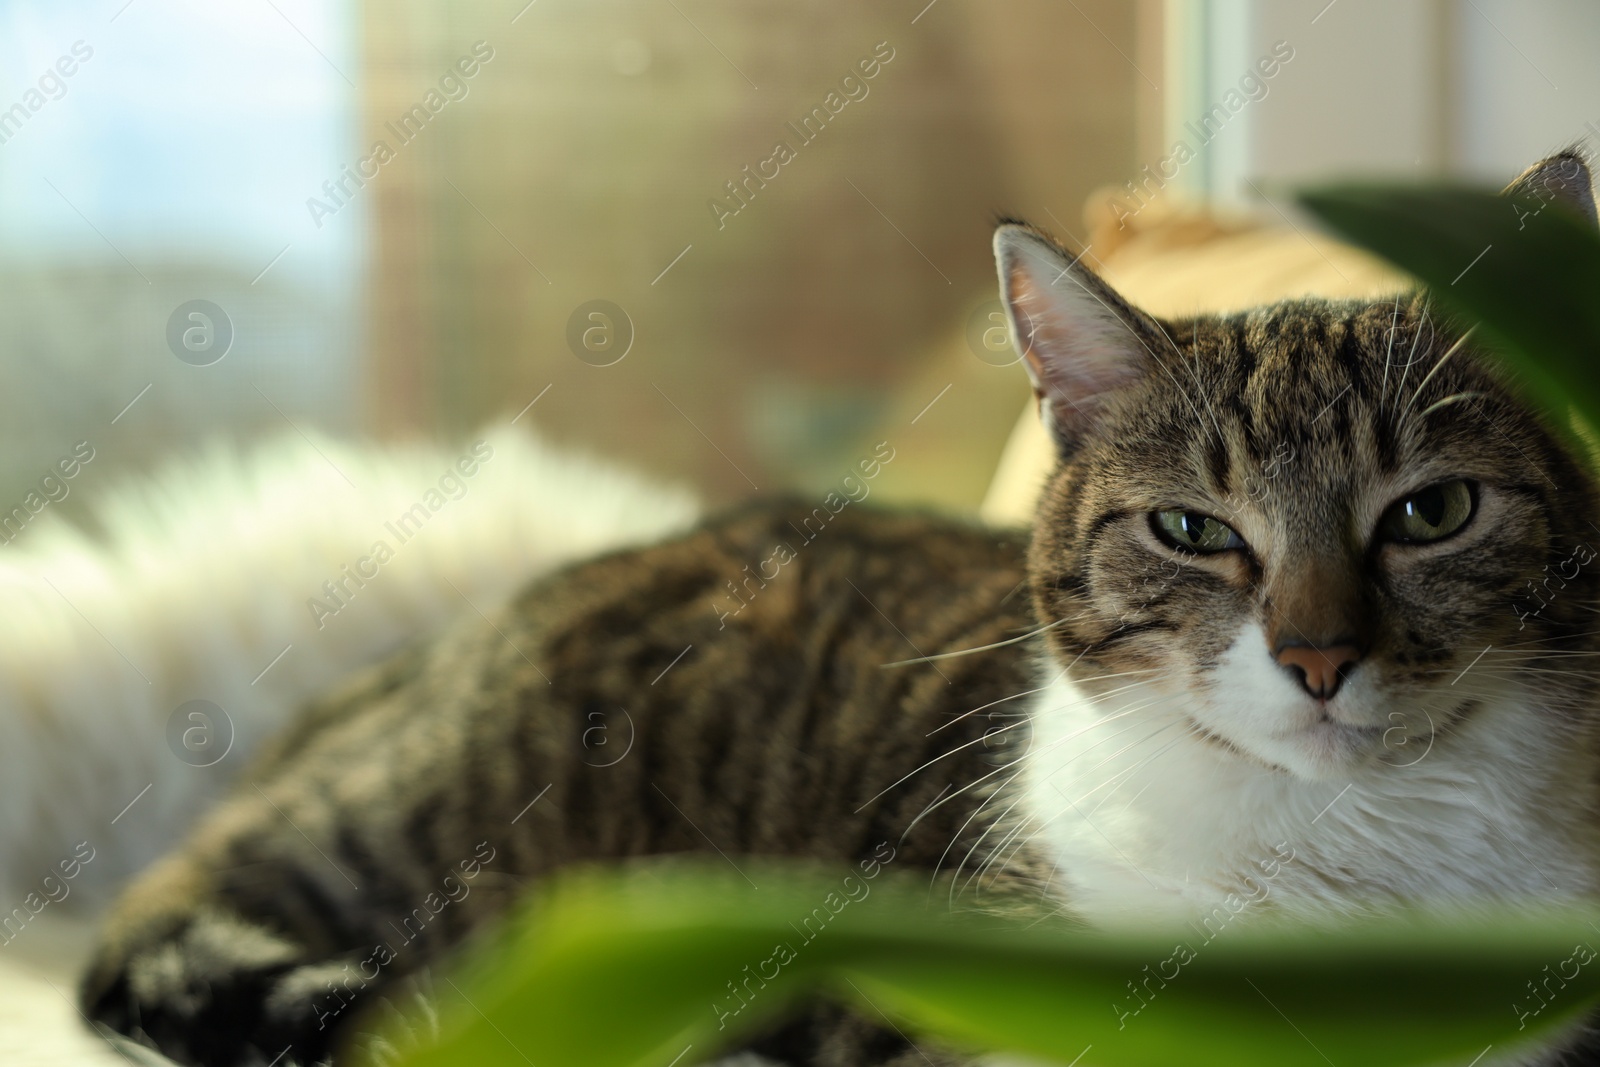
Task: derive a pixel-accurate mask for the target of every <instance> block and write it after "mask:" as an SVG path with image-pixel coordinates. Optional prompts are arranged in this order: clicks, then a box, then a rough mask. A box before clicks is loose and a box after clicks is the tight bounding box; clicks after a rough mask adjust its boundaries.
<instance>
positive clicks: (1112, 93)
mask: <svg viewBox="0 0 1600 1067" xmlns="http://www.w3.org/2000/svg"><path fill="white" fill-rule="evenodd" d="M675 3H676V7H674V5H673V4H663V3H656V2H645V0H590V2H588V3H582V4H580V3H576V2H562V0H540V2H539V3H537V4H535V5H533V6H532V7H530V8H529V9H527V10H526V11H525V13H523V14H522V16H521V17H520V18H519V19H518V20H517V22H516V23H515V24H514V25H513V24H511V23H510V21H509V17H510V14H514V13H515V12H514V5H513V10H512V11H511V12H510V13H508V12H507V10H506V8H505V5H501V4H495V5H493V6H492V7H491V6H490V5H487V4H458V5H445V4H443V3H440V2H437V0H402V2H400V3H389V2H385V3H383V4H381V5H380V4H373V5H371V7H370V10H369V13H368V16H367V19H366V49H367V59H366V66H367V72H366V73H367V82H366V85H367V92H368V98H369V99H368V104H367V114H368V121H367V126H368V128H369V131H371V136H373V137H379V136H382V131H383V125H384V123H386V122H388V121H390V120H392V119H393V118H394V117H395V116H396V115H397V114H399V113H400V112H402V111H403V110H404V109H405V108H407V107H409V106H410V105H411V104H412V103H413V102H415V101H417V100H418V99H419V98H420V97H421V95H422V93H423V92H424V91H425V90H426V89H427V88H428V86H429V84H430V83H432V82H434V81H436V80H437V78H438V77H439V75H440V73H442V72H443V71H444V70H445V68H446V66H447V65H448V64H449V63H450V62H452V61H453V60H454V59H455V58H456V57H457V56H460V55H462V54H464V53H466V52H467V51H468V50H469V48H470V47H471V44H472V42H473V41H476V40H479V39H482V40H485V41H487V42H488V44H489V45H491V46H492V47H493V48H494V49H495V58H494V59H493V60H492V61H490V62H489V63H488V64H487V65H486V66H485V67H484V68H483V70H482V71H481V72H480V73H479V74H478V75H477V76H476V77H475V78H474V79H473V81H472V83H471V93H470V95H469V96H468V97H467V98H466V99H464V100H461V101H459V102H454V103H451V104H449V105H447V106H446V107H445V108H444V109H443V110H442V111H441V112H440V114H439V115H438V116H437V117H436V118H435V119H433V120H432V121H431V122H430V124H429V125H428V126H427V127H426V128H425V130H424V132H423V133H422V135H421V136H420V137H418V138H417V139H416V141H415V142H413V143H412V144H411V145H408V146H406V147H405V148H403V149H400V150H399V151H398V152H397V155H396V158H395V160H394V161H393V162H392V163H390V164H387V165H386V166H385V167H384V168H383V169H382V171H381V174H380V177H379V178H378V179H377V180H376V181H374V182H373V183H372V184H371V185H370V186H369V187H368V189H367V190H366V192H367V193H368V194H370V195H372V196H373V200H372V203H373V205H374V208H375V219H376V230H375V238H374V242H375V243H374V247H373V250H372V255H373V264H374V267H373V270H374V274H373V279H374V280H373V286H372V312H371V331H370V333H371V337H370V348H371V356H370V359H369V363H368V367H369V374H370V377H371V381H372V386H371V389H370V390H369V395H371V396H372V397H373V400H372V403H371V406H370V410H369V411H368V413H367V421H368V423H369V424H370V425H372V426H374V427H376V428H379V429H381V430H384V431H388V432H398V431H402V430H405V429H408V428H412V427H426V426H438V425H442V426H444V427H447V428H465V427H467V426H470V425H473V424H476V423H478V422H480V421H482V420H484V419H487V418H490V417H497V416H498V417H510V415H512V414H514V413H516V412H517V411H518V410H519V409H520V408H521V407H522V406H523V405H525V404H526V403H527V402H528V401H529V400H531V399H532V398H533V397H534V396H536V395H538V394H539V392H540V391H541V390H542V389H544V388H545V387H546V386H549V387H550V391H549V392H548V393H547V394H545V396H544V398H543V399H542V400H540V402H539V404H538V405H537V406H536V407H535V408H534V409H533V412H532V413H531V414H530V416H529V418H531V419H536V420H537V421H538V423H539V424H540V425H541V426H543V427H545V428H547V429H548V430H549V431H550V432H551V433H553V434H554V435H556V436H558V437H560V438H562V439H565V440H569V441H576V442H581V443H584V444H588V445H591V446H593V447H595V448H597V449H600V450H602V451H605V452H608V453H610V454H613V455H616V456H619V457H623V458H626V459H631V460H634V461H636V462H639V463H642V464H644V465H646V466H648V467H650V468H653V469H656V470H658V471H661V472H663V473H671V474H677V475H687V476H690V477H692V478H694V479H695V480H697V481H698V482H700V483H701V484H702V485H703V486H705V487H706V488H707V489H708V491H709V492H710V493H711V494H712V496H713V497H715V498H722V499H726V498H732V497H736V496H739V495H741V494H745V493H749V492H750V491H751V483H754V484H756V485H759V486H760V487H761V488H762V489H763V490H765V489H769V488H777V487H782V486H786V485H788V486H800V487H810V486H819V485H824V484H826V483H827V482H829V481H831V480H836V474H835V472H839V473H842V472H843V471H844V470H846V469H848V467H849V465H850V464H851V463H852V462H853V461H854V460H855V459H856V458H857V454H858V453H861V450H862V449H863V448H864V447H866V446H867V445H869V444H870V442H872V441H876V440H879V439H883V438H885V437H895V438H896V439H897V440H903V441H905V442H906V444H907V447H906V448H902V449H901V450H900V452H899V458H898V459H897V461H896V463H897V465H898V468H897V470H896V472H895V473H896V477H897V479H899V480H900V481H901V482H902V483H904V484H901V485H900V486H899V491H900V492H901V493H902V494H903V495H913V496H928V497H932V498H935V499H938V500H941V501H943V502H945V503H949V504H951V505H953V506H966V505H970V504H975V503H976V501H977V500H978V498H979V497H980V496H981V493H982V489H983V484H984V482H985V481H986V480H987V471H988V470H989V469H992V466H993V461H994V458H995V456H996V455H997V454H998V450H999V448H1000V446H1001V443H1002V442H1003V439H1004V435H1005V432H1006V429H1007V427H1008V426H1009V423H1010V421H1011V418H1012V416H1013V414H1014V412H1015V410H1016V408H1017V407H1018V406H1020V404H1021V402H1022V398H1023V397H1024V396H1025V395H1026V392H1027V390H1026V387H1025V386H1024V385H1023V377H1022V374H1021V371H1020V370H1019V369H1018V368H1016V367H1014V366H1013V367H1008V368H996V367H992V366H989V365H987V364H984V363H982V362H980V361H979V360H978V359H977V358H976V357H975V356H973V355H972V354H971V353H970V352H968V351H966V347H965V344H964V342H963V341H962V336H963V330H964V326H965V323H966V321H967V319H968V317H969V316H970V315H971V314H972V313H973V311H974V310H975V309H976V308H977V307H978V305H979V304H980V303H981V302H983V301H985V300H988V299H990V298H991V297H992V291H993V285H994V283H993V267H992V265H991V263H990V260H989V251H988V237H989V230H990V226H991V222H992V219H993V217H994V215H995V214H996V213H1002V212H1004V213H1022V214H1026V215H1029V216H1031V217H1035V218H1038V219H1039V220H1040V221H1041V222H1043V223H1044V224H1045V225H1048V226H1052V227H1056V228H1060V229H1063V230H1072V231H1078V230H1080V225H1079V221H1078V220H1079V217H1080V212H1081V207H1082V203H1083V201H1084V198H1085V196H1086V194H1087V193H1088V191H1089V190H1090V189H1091V188H1092V187H1094V186H1095V185H1096V184H1099V183H1102V182H1105V181H1109V180H1112V179H1114V178H1117V177H1119V176H1120V175H1122V174H1124V173H1125V172H1126V171H1127V170H1128V169H1129V167H1130V165H1131V163H1132V161H1133V159H1134V158H1135V152H1134V144H1135V132H1134V131H1135V116H1136V113H1137V111H1138V108H1139V107H1140V104H1139V102H1138V93H1139V90H1137V89H1136V85H1137V84H1139V82H1140V77H1139V75H1138V73H1137V72H1136V70H1135V68H1134V65H1133V61H1132V57H1134V55H1135V54H1136V53H1137V52H1138V49H1139V47H1140V46H1139V43H1138V41H1137V40H1136V33H1135V21H1136V20H1135V6H1134V5H1126V4H1121V3H1116V2H1113V0H1080V2H1079V3H1078V4H1076V5H1060V4H1056V3H1052V2H1049V0H1003V2H1001V0H982V2H980V0H938V2H937V3H935V4H934V5H932V6H931V7H927V9H926V10H922V9H923V8H924V7H925V5H926V0H918V2H915V3H909V2H898V0H897V2H895V3H885V4H875V5H855V6H846V5H833V6H829V7H822V6H820V5H814V4H786V5H772V4H766V5H751V4H749V3H740V2H735V0H675ZM1147 6H1148V5H1147ZM919 11H921V14H920V17H918V13H919ZM913 18H915V22H913ZM691 19H692V20H693V22H692V24H691V21H690V20H691ZM881 41H887V42H889V47H892V48H893V49H894V56H895V58H894V59H893V60H891V61H890V62H889V63H888V64H887V65H885V66H884V67H883V69H882V70H881V72H880V73H879V75H878V76H877V77H876V78H875V79H873V80H872V81H871V82H870V83H868V84H869V86H870V93H869V95H868V96H867V97H866V98H865V99H863V100H860V101H858V102H854V103H851V104H849V105H848V106H846V107H845V109H844V110H843V111H842V112H841V113H840V114H839V115H838V116H837V118H835V119H834V120H833V121H832V123H831V124H830V125H829V126H828V127H827V128H826V129H824V130H823V131H822V133H821V134H820V136H818V137H817V138H816V139H815V141H814V142H813V143H812V144H810V145H806V146H803V147H800V146H798V144H797V143H796V145H795V147H796V148H797V150H798V154H797V157H796V158H795V159H794V160H793V161H792V162H791V163H789V164H787V165H786V166H784V167H783V168H782V169H781V171H780V173H779V176H778V177H777V178H776V179H774V180H772V181H771V182H770V184H769V185H768V186H767V187H766V188H764V189H759V190H757V191H756V193H755V194H754V196H753V197H752V198H751V201H750V203H749V206H748V207H745V208H744V209H743V210H741V211H740V213H739V214H738V215H737V216H735V217H733V218H730V219H726V220H725V225H724V226H723V227H722V228H721V229H720V230H719V228H718V226H717V222H716V220H715V219H714V217H713V214H712V212H711V211H710V209H709V208H708V206H707V204H708V201H709V200H710V198H711V197H713V196H714V195H717V194H719V193H723V184H724V182H726V181H728V180H729V179H732V178H735V177H738V176H739V175H740V171H741V169H742V168H743V166H744V165H745V164H751V165H755V164H756V163H757V162H758V161H760V160H762V159H765V158H766V157H767V156H768V155H769V154H770V153H771V150H772V146H773V143H774V142H775V141H776V140H779V139H788V140H791V141H796V139H795V138H794V137H793V136H792V135H791V134H789V133H788V132H787V131H786V128H785V123H786V122H788V121H793V120H797V119H798V118H799V117H800V116H801V115H803V114H805V113H806V112H807V111H808V110H809V109H810V108H811V107H812V106H813V105H815V104H819V103H822V102H823V101H824V98H825V95H826V94H827V92H828V91H829V90H830V89H831V88H833V87H834V86H835V85H836V83H838V81H839V80H840V78H841V77H842V76H844V75H845V74H846V73H848V72H850V71H851V70H852V68H853V67H854V65H855V64H856V62H857V61H858V60H860V59H862V58H863V57H867V56H869V55H871V53H872V52H873V49H874V46H875V45H876V44H877V43H878V42H881ZM751 82H753V83H754V84H755V86H759V88H756V87H753V86H752V84H751ZM1144 91H1145V92H1147V93H1148V92H1150V91H1151V90H1150V89H1148V87H1147V88H1146V89H1145V90H1144ZM1144 106H1145V107H1146V108H1148V107H1149V106H1150V105H1149V103H1148V101H1146V103H1145V105H1144ZM451 183H453V186H454V187H452V184H451ZM480 213H481V214H480ZM1052 219H1059V220H1060V222H1059V226H1058V224H1057V223H1055V222H1053V221H1052ZM687 246H692V247H689V251H688V252H687V253H685V254H684V255H683V258H682V259H681V260H679V261H678V262H677V264H676V265H675V266H673V267H672V268H671V269H670V270H669V271H667V273H666V274H665V276H663V277H660V278H659V280H656V279H657V277H658V275H660V274H661V272H662V271H663V269H664V268H666V267H667V266H668V264H669V263H671V262H672V261H673V259H674V257H676V256H678V255H679V253H680V252H682V251H683V250H684V249H685V247H687ZM652 283H653V284H652ZM597 297H602V298H605V299H608V300H611V301H614V302H615V303H617V304H618V305H621V306H622V307H623V308H624V309H626V311H627V313H628V315H629V316H630V318H631V319H632V321H633V323H634V325H635V328H636V331H637V336H636V341H635V343H634V346H633V349H632V350H631V351H630V353H629V354H628V356H627V357H626V359H624V360H623V361H622V362H621V363H618V364H617V365H615V366H612V367H603V368H602V367H595V366H591V365H588V364H586V363H584V362H581V361H580V360H579V359H578V358H576V357H575V356H574V355H573V354H572V353H571V352H570V351H569V350H568V347H567V344H566V341H565V333H566V325H567V320H568V317H569V316H570V315H571V313H572V312H573V310H574V309H575V308H576V307H577V306H578V305H580V304H581V303H583V302H585V301H588V300H591V299H593V298H597ZM947 383H948V384H950V385H951V386H952V388H951V390H950V391H949V393H948V394H947V395H946V396H944V398H943V399H942V400H941V401H940V403H939V405H937V406H936V407H935V408H934V409H933V410H932V411H930V412H929V414H928V415H927V416H926V417H925V418H923V419H920V420H918V421H917V423H916V424H915V425H913V424H911V422H910V418H911V416H912V415H915V414H916V407H911V408H910V409H909V410H910V414H909V415H908V414H907V413H906V412H907V410H908V409H907V406H908V405H913V404H916V405H917V406H920V404H919V403H918V402H919V401H920V403H926V401H927V400H929V399H931V398H932V397H933V395H934V394H935V393H937V392H938V390H939V388H940V387H942V386H943V385H944V384H947ZM674 405H676V406H674ZM902 461H903V462H902Z"/></svg>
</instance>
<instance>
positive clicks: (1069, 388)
mask: <svg viewBox="0 0 1600 1067" xmlns="http://www.w3.org/2000/svg"><path fill="white" fill-rule="evenodd" d="M994 255H995V262H996V264H997V265H998V267H999V269H1000V300H1001V303H1002V304H1004V305H1005V309H1006V315H1007V317H1008V320H1009V324H1010V327H1011V340H1012V344H1013V345H1015V346H1016V350H1017V354H1018V355H1019V356H1021V357H1022V363H1023V366H1025V367H1026V368H1027V370H1028V377H1029V378H1030V379H1031V380H1032V382H1033V391H1034V394H1035V395H1036V396H1037V397H1038V398H1039V415H1040V418H1042V419H1043V420H1044V424H1045V428H1046V429H1047V430H1049V431H1050V433H1051V435H1052V436H1053V437H1054V438H1055V439H1056V443H1057V445H1058V446H1059V447H1060V448H1061V449H1062V451H1063V452H1071V451H1073V450H1074V449H1075V448H1076V447H1077V446H1078V444H1079V443H1081V441H1082V440H1083V438H1084V437H1085V436H1086V435H1087V434H1088V433H1090V432H1091V431H1092V430H1093V429H1094V428H1095V425H1096V424H1097V422H1098V421H1099V419H1100V417H1101V415H1102V413H1103V411H1104V408H1105V405H1106V402H1107V401H1108V400H1109V399H1110V398H1111V396H1112V395H1113V394H1115V393H1116V392H1117V391H1119V390H1121V389H1123V388H1125V387H1127V386H1129V385H1132V384H1133V383H1134V382H1136V381H1138V380H1139V379H1140V378H1142V377H1143V376H1144V375H1145V374H1146V372H1148V371H1149V370H1151V369H1153V368H1154V366H1155V356H1154V355H1153V347H1152V346H1153V344H1155V343H1159V342H1156V341H1155V339H1156V338H1159V337H1160V330H1159V327H1157V326H1156V325H1155V323H1154V322H1153V320H1151V319H1150V318H1149V316H1147V315H1145V314H1144V313H1143V312H1141V311H1139V310H1138V309H1136V308H1134V307H1133V306H1132V305H1131V304H1129V303H1128V302H1127V301H1125V300H1123V299H1122V297H1121V296H1120V295H1118V294H1117V292H1116V290H1114V289H1112V288H1111V286H1109V285H1107V284H1106V283H1105V282H1104V281H1103V280H1102V279H1101V278H1100V277H1099V275H1097V274H1095V272H1094V271H1092V270H1090V269H1089V268H1088V267H1087V266H1085V265H1084V264H1083V262H1082V257H1081V256H1071V255H1069V254H1068V253H1067V252H1066V251H1065V250H1064V249H1062V248H1061V247H1060V246H1059V245H1057V244H1056V243H1055V242H1054V241H1052V240H1050V239H1049V238H1048V237H1046V236H1044V235H1043V234H1042V233H1040V232H1039V231H1037V230H1035V229H1033V228H1032V227H1031V226H1026V225H1023V224H1019V223H1006V224H1004V225H1002V226H1001V227H1000V228H999V229H998V230H996V231H995V235H994Z"/></svg>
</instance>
